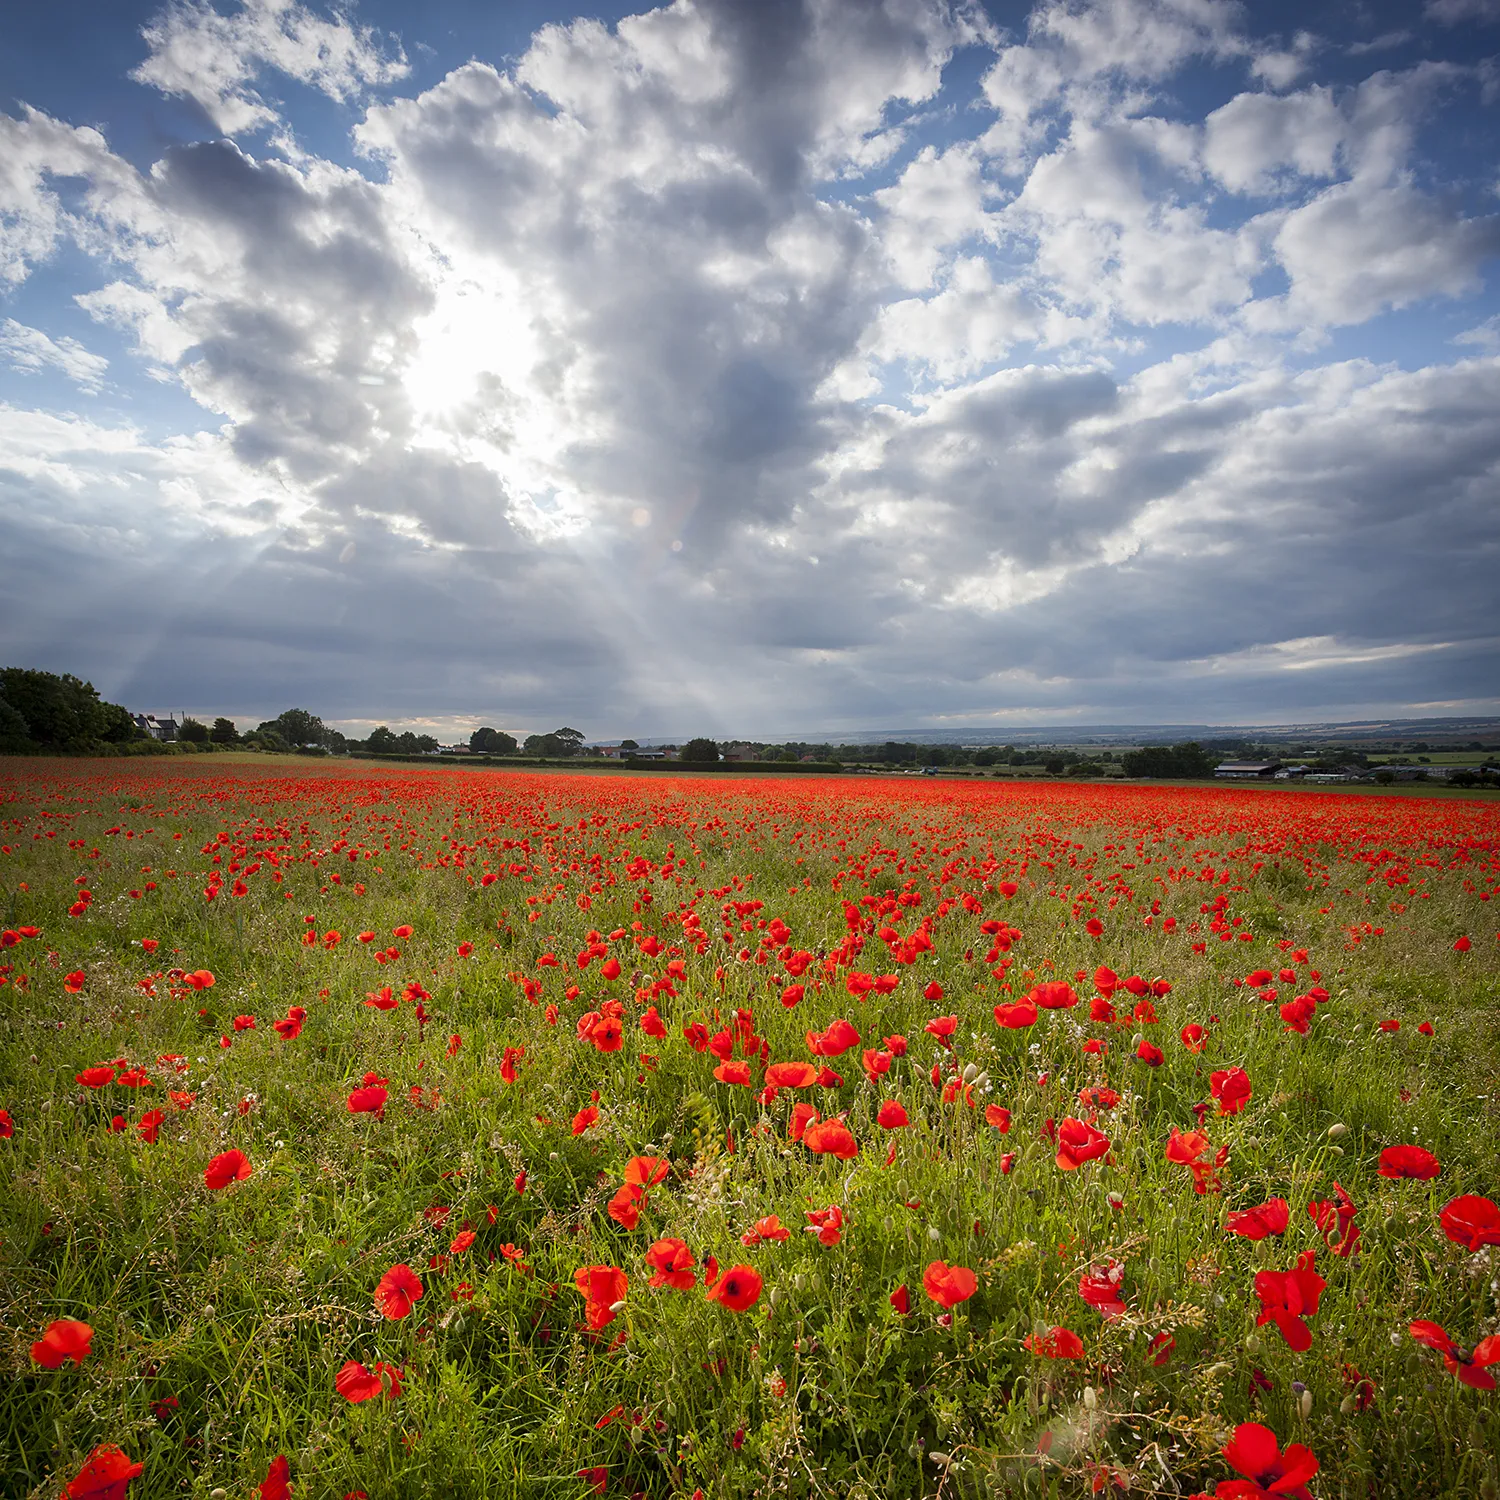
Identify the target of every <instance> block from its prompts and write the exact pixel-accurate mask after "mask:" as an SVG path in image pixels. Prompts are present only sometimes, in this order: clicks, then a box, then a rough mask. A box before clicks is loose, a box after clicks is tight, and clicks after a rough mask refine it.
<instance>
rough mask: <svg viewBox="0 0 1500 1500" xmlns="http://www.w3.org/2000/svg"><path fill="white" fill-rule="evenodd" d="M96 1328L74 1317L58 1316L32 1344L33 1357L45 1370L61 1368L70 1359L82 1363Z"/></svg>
mask: <svg viewBox="0 0 1500 1500" xmlns="http://www.w3.org/2000/svg"><path fill="white" fill-rule="evenodd" d="M93 1337H94V1330H93V1329H92V1328H90V1327H89V1325H88V1324H87V1323H80V1322H78V1321H77V1320H76V1319H74V1318H58V1319H57V1320H56V1321H54V1322H51V1323H49V1324H48V1325H47V1328H46V1331H45V1332H44V1333H43V1334H42V1336H41V1338H39V1339H38V1340H37V1341H36V1343H34V1344H33V1345H32V1346H31V1357H32V1359H34V1360H35V1361H36V1362H37V1364H39V1365H40V1366H41V1367H42V1368H43V1369H44V1370H56V1369H59V1368H61V1366H62V1365H63V1364H65V1363H66V1362H67V1361H68V1360H70V1359H71V1360H72V1361H73V1363H74V1364H75V1365H81V1364H82V1363H83V1361H84V1358H85V1357H86V1356H87V1354H88V1352H89V1345H90V1342H91V1341H92V1339H93Z"/></svg>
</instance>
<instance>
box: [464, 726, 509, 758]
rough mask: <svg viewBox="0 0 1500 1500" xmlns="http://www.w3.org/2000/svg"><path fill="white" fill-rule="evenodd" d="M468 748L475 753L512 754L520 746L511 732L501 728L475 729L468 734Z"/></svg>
mask: <svg viewBox="0 0 1500 1500" xmlns="http://www.w3.org/2000/svg"><path fill="white" fill-rule="evenodd" d="M469 749H470V750H472V751H473V752H474V753H475V754H476V755H514V754H515V753H516V751H517V750H519V749H520V746H519V745H518V744H517V743H516V737H515V735H513V734H507V733H506V732H505V731H504V730H503V729H491V728H488V727H486V728H484V729H476V730H475V731H474V733H473V734H471V735H470V736H469Z"/></svg>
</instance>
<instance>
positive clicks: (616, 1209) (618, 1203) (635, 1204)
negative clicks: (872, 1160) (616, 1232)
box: [605, 1182, 646, 1229]
mask: <svg viewBox="0 0 1500 1500" xmlns="http://www.w3.org/2000/svg"><path fill="white" fill-rule="evenodd" d="M645 1196H646V1195H645V1193H644V1192H643V1191H642V1190H641V1189H640V1188H638V1187H637V1186H636V1185H635V1184H634V1183H632V1182H627V1183H625V1184H624V1186H622V1187H620V1188H618V1189H617V1190H616V1192H615V1195H614V1197H613V1198H611V1199H610V1200H609V1204H608V1206H607V1208H606V1209H605V1212H606V1213H608V1214H609V1216H610V1218H612V1219H613V1220H614V1221H615V1223H616V1224H618V1225H619V1226H620V1227H621V1228H622V1229H634V1228H635V1226H636V1225H637V1224H639V1223H640V1221H641V1199H642V1198H644V1197H645Z"/></svg>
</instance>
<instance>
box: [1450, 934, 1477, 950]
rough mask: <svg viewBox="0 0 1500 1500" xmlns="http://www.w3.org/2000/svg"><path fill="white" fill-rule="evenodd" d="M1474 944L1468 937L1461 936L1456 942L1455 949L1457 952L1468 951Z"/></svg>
mask: <svg viewBox="0 0 1500 1500" xmlns="http://www.w3.org/2000/svg"><path fill="white" fill-rule="evenodd" d="M1473 946H1474V945H1473V943H1471V942H1470V941H1469V939H1468V938H1467V937H1461V938H1458V939H1457V940H1456V941H1455V942H1454V944H1453V951H1454V952H1455V953H1467V952H1468V951H1469V949H1470V948H1472V947H1473Z"/></svg>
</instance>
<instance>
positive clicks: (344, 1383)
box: [333, 1359, 406, 1403]
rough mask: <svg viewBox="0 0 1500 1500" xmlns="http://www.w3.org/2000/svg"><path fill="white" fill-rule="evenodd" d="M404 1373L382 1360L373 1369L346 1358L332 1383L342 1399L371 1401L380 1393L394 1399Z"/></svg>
mask: <svg viewBox="0 0 1500 1500" xmlns="http://www.w3.org/2000/svg"><path fill="white" fill-rule="evenodd" d="M405 1373H406V1372H405V1371H404V1370H398V1369H396V1368H395V1367H394V1366H392V1365H388V1364H386V1363H385V1362H384V1361H383V1360H382V1361H378V1362H377V1363H376V1365H375V1368H374V1369H373V1370H367V1369H366V1368H365V1367H364V1366H363V1365H362V1364H360V1362H359V1361H358V1360H357V1359H346V1360H345V1361H344V1363H343V1364H342V1365H341V1366H340V1367H339V1372H338V1374H337V1375H335V1376H334V1377H333V1385H334V1389H335V1390H336V1391H337V1392H338V1393H339V1395H341V1396H342V1397H343V1398H344V1400H346V1401H349V1402H352V1403H358V1402H361V1401H372V1400H374V1398H375V1397H376V1396H380V1395H384V1396H385V1398H386V1399H387V1400H388V1401H394V1400H395V1399H396V1398H397V1397H398V1396H399V1395H400V1394H401V1382H402V1380H403V1379H405ZM387 1381H389V1385H387Z"/></svg>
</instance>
